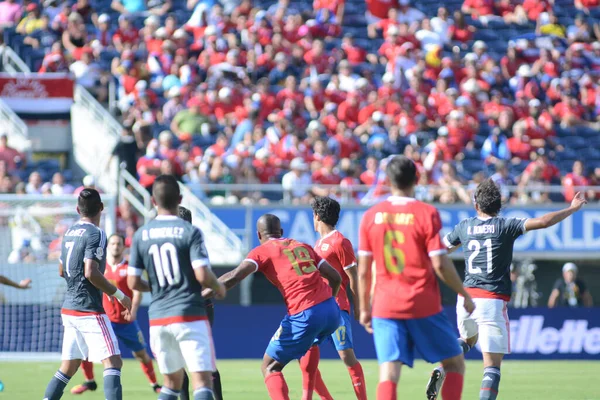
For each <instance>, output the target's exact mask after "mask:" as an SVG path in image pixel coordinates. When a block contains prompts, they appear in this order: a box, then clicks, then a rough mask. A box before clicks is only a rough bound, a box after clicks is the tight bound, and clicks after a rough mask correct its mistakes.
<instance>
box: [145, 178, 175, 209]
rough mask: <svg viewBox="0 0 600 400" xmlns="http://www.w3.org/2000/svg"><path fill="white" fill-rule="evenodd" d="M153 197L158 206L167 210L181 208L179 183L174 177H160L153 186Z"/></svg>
mask: <svg viewBox="0 0 600 400" xmlns="http://www.w3.org/2000/svg"><path fill="white" fill-rule="evenodd" d="M152 197H154V201H155V202H156V205H157V206H159V207H161V208H164V209H166V210H173V209H175V208H177V207H178V206H179V200H180V198H181V192H180V191H179V183H177V179H175V177H174V176H172V175H160V176H158V177H156V179H155V180H154V184H153V185H152Z"/></svg>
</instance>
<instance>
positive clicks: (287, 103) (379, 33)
mask: <svg viewBox="0 0 600 400" xmlns="http://www.w3.org/2000/svg"><path fill="white" fill-rule="evenodd" d="M253 1H255V3H254V4H253ZM347 1H348V3H347V4H346V3H345V1H344V0H331V1H325V0H314V2H313V4H312V7H311V5H310V4H308V3H307V2H292V3H290V2H289V0H279V1H277V2H272V1H271V2H269V1H266V2H265V1H262V2H259V1H258V0H221V1H220V2H218V1H217V0H188V2H187V4H179V3H183V2H174V1H171V0H113V1H112V3H110V2H107V1H105V0H98V1H92V0H78V1H77V2H76V3H75V4H70V3H68V2H63V1H56V0H46V1H44V3H43V5H40V4H36V3H34V2H32V1H29V0H23V2H22V3H21V2H18V1H16V0H4V1H2V2H0V24H2V25H3V26H5V27H6V26H10V25H11V24H12V25H14V27H16V32H17V33H18V34H20V35H21V36H22V37H23V43H24V44H25V45H29V46H31V47H33V49H34V50H36V51H42V52H43V53H44V54H45V56H44V57H43V60H42V62H41V65H39V71H43V72H56V71H71V72H72V73H73V74H74V75H75V77H76V79H77V81H78V83H79V84H81V85H83V86H84V87H86V88H87V89H88V90H89V91H90V92H92V93H93V94H94V95H95V96H96V97H97V98H98V100H100V101H106V99H107V96H108V83H109V82H110V80H111V79H114V80H115V81H116V82H117V87H118V90H117V97H118V99H117V100H118V106H119V110H120V114H121V115H120V118H122V121H123V126H124V128H123V134H122V137H121V141H120V142H119V144H118V145H117V147H116V148H115V151H114V155H115V156H116V157H117V158H119V160H121V161H122V162H125V164H126V166H127V169H128V171H129V172H130V173H132V174H133V175H137V176H138V178H139V181H140V183H141V184H142V185H143V186H145V187H150V186H151V185H152V182H153V180H154V178H155V177H156V176H157V175H159V174H165V173H168V174H174V175H176V176H178V177H180V178H181V179H182V180H183V181H185V182H188V183H190V184H192V187H200V185H195V186H194V185H193V184H194V183H279V182H281V183H282V184H283V187H284V189H285V190H286V191H288V193H289V195H290V196H291V197H292V198H293V199H294V201H297V202H301V201H305V200H307V199H309V198H310V196H311V194H315V193H318V194H333V195H339V191H340V189H339V188H342V189H343V188H351V187H353V186H356V185H369V186H371V185H375V186H376V185H378V183H379V184H380V183H381V182H378V168H379V163H380V161H381V160H383V159H384V158H385V157H386V156H388V155H390V154H398V153H404V154H406V155H408V156H410V157H411V158H412V159H414V160H415V162H416V163H417V164H418V166H419V169H420V180H421V183H422V184H429V185H432V186H431V189H429V190H426V191H423V192H421V193H420V194H419V195H420V196H421V197H422V198H424V199H427V200H432V201H439V202H442V203H456V202H469V201H470V194H469V191H470V190H472V188H473V187H474V185H475V184H477V183H478V182H480V181H482V180H483V179H484V178H485V177H486V176H492V177H493V179H495V180H496V181H497V182H498V183H499V184H500V185H502V186H506V185H518V186H519V187H520V188H521V189H525V188H527V189H528V190H516V191H511V192H509V191H507V190H505V200H507V201H512V202H517V203H545V202H549V201H560V200H564V199H566V200H567V201H570V199H571V198H572V197H573V194H574V189H573V187H576V186H587V185H597V184H600V151H599V150H598V148H600V135H597V131H598V128H599V127H600V119H599V118H598V117H599V116H600V41H599V39H600V25H598V24H595V23H594V22H593V21H594V19H593V18H592V17H593V16H597V15H600V8H598V3H599V2H598V1H597V0H575V3H573V2H572V1H569V0H524V1H522V2H521V1H519V0H516V1H515V0H497V1H492V0H465V1H464V3H462V4H461V3H460V2H459V3H457V2H456V1H450V2H448V3H447V4H446V3H444V6H442V5H441V4H440V3H438V2H437V1H431V0H428V1H421V2H419V3H418V4H410V2H409V0H366V11H365V4H364V2H363V1H362V0H347ZM9 151H10V150H8V149H7V147H6V146H4V148H3V149H0V159H1V160H3V161H4V162H3V164H0V165H1V166H2V167H1V170H2V174H3V176H4V177H3V178H2V179H1V180H0V188H1V189H2V191H6V192H8V191H14V190H20V191H23V187H22V184H19V183H17V179H15V178H14V174H13V172H14V169H15V168H17V167H16V166H14V165H11V164H13V162H12V161H11V160H13V159H14V158H11V157H12V156H10V155H9V153H7V152H9ZM11 154H12V153H11ZM578 159H584V160H585V161H586V163H587V165H584V164H582V162H581V161H576V160H578ZM7 176H8V178H7ZM28 180H29V183H27V184H26V185H25V188H24V190H25V191H26V192H35V193H39V192H47V191H50V192H52V193H54V188H55V187H56V188H57V189H56V190H57V191H58V192H61V191H62V192H63V193H64V192H66V190H65V188H64V184H63V183H61V182H62V178H61V176H60V175H56V176H55V177H53V178H52V182H51V183H46V184H45V183H43V182H42V181H41V179H40V176H39V174H37V175H36V174H35V173H34V174H31V176H30V177H29V178H28ZM561 180H562V184H563V186H564V191H563V193H562V194H561V193H548V192H547V190H546V189H545V188H546V185H548V184H551V183H553V184H558V183H561ZM5 181H6V182H5ZM15 184H16V187H15ZM303 184H313V185H314V186H313V187H312V188H306V187H303ZM19 185H21V186H19ZM327 185H339V187H338V189H330V188H328V187H327ZM199 194H200V195H202V196H205V195H208V196H209V197H214V196H215V195H219V196H217V197H218V198H219V199H221V200H223V198H224V197H225V196H223V194H224V193H222V192H214V191H208V192H207V193H199ZM227 194H233V196H228V197H227V199H226V201H230V200H231V201H239V200H241V201H244V202H254V201H264V198H269V195H268V194H267V193H266V192H264V193H260V192H255V191H254V192H248V193H236V192H233V193H227ZM588 195H589V197H590V199H593V198H594V197H596V194H595V193H588ZM357 200H358V198H357Z"/></svg>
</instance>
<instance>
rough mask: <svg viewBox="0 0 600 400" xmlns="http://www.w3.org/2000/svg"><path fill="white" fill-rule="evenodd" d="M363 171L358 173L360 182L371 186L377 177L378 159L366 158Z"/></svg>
mask: <svg viewBox="0 0 600 400" xmlns="http://www.w3.org/2000/svg"><path fill="white" fill-rule="evenodd" d="M365 167H366V168H365V171H364V172H363V173H362V174H360V182H361V183H362V184H363V185H367V186H371V185H373V184H374V183H375V180H376V179H377V170H378V168H379V160H377V158H375V157H369V158H367V163H366V165H365Z"/></svg>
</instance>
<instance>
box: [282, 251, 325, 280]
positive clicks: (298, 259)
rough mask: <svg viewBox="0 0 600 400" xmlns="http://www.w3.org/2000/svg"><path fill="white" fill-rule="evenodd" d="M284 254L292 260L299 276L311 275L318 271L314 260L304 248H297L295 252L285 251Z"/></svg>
mask: <svg viewBox="0 0 600 400" xmlns="http://www.w3.org/2000/svg"><path fill="white" fill-rule="evenodd" d="M283 254H285V256H286V257H287V258H288V260H290V263H291V264H292V268H294V271H296V274H297V275H304V274H310V273H312V272H315V271H316V270H317V267H316V266H315V262H314V260H313V259H312V257H311V255H310V253H309V252H308V250H306V249H305V248H304V247H296V248H294V249H293V250H290V249H283Z"/></svg>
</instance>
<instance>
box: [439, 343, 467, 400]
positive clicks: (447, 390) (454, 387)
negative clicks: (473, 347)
mask: <svg viewBox="0 0 600 400" xmlns="http://www.w3.org/2000/svg"><path fill="white" fill-rule="evenodd" d="M442 366H443V367H444V371H446V377H445V379H444V385H443V386H442V398H443V399H444V400H460V398H461V396H462V391H463V384H464V375H465V358H464V356H463V355H462V354H460V355H458V356H456V357H452V358H448V359H446V360H443V361H442Z"/></svg>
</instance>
